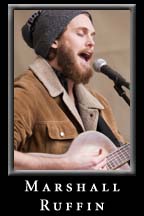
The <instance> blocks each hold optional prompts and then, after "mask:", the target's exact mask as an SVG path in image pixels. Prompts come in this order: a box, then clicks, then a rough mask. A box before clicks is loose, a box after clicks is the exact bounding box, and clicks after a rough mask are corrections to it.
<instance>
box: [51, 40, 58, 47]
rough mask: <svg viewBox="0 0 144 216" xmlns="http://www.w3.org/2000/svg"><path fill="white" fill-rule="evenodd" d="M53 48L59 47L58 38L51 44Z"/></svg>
mask: <svg viewBox="0 0 144 216" xmlns="http://www.w3.org/2000/svg"><path fill="white" fill-rule="evenodd" d="M51 47H52V48H54V49H56V48H58V40H55V41H54V42H53V43H52V45H51Z"/></svg>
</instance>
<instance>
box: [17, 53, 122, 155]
mask: <svg viewBox="0 0 144 216" xmlns="http://www.w3.org/2000/svg"><path fill="white" fill-rule="evenodd" d="M75 94H76V98H77V106H78V110H79V112H78V111H77V109H76V108H75V106H74V104H73V102H72V101H71V99H70V98H69V96H68V94H67V92H66V90H65V89H64V88H63V86H62V85H61V83H60V81H59V79H58V78H57V76H56V74H55V72H54V71H53V69H52V68H51V67H50V65H49V64H48V63H47V61H46V60H44V59H43V58H41V57H38V58H37V59H36V60H35V61H34V63H33V64H32V65H30V66H29V70H28V71H26V72H25V73H24V74H23V75H21V76H20V77H18V78H17V79H16V80H15V82H14V147H15V149H16V150H19V151H21V152H43V153H52V154H61V153H64V152H66V151H67V149H68V147H69V145H70V143H71V142H72V140H73V139H74V138H76V137H77V136H78V134H79V133H81V132H83V131H87V130H96V128H97V123H98V117H99V112H101V114H102V116H103V118H104V119H105V121H106V122H107V124H108V125H109V126H110V128H111V129H112V131H113V133H114V134H115V136H116V137H117V138H118V139H119V140H120V141H122V142H123V138H122V137H121V135H120V134H119V132H118V130H117V126H116V123H115V120H114V117H113V114H112V111H111V108H110V106H109V104H108V102H107V100H106V99H105V98H104V97H103V96H101V95H100V94H99V93H90V91H88V90H87V88H86V87H85V86H84V85H82V84H78V85H76V86H75Z"/></svg>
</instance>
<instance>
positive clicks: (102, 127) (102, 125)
mask: <svg viewBox="0 0 144 216" xmlns="http://www.w3.org/2000/svg"><path fill="white" fill-rule="evenodd" d="M97 131H99V132H101V133H103V134H104V135H106V136H107V137H108V138H109V139H110V140H111V141H112V142H113V143H114V144H115V145H116V146H117V147H120V146H121V145H122V144H123V143H121V142H120V141H119V140H118V139H117V138H116V136H115V135H114V134H113V132H112V130H111V129H110V127H109V126H108V125H107V123H106V122H105V120H104V119H103V118H102V116H101V115H99V119H98V125H97Z"/></svg>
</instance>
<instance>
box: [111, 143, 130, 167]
mask: <svg viewBox="0 0 144 216" xmlns="http://www.w3.org/2000/svg"><path fill="white" fill-rule="evenodd" d="M129 159H130V155H129V144H125V145H123V146H121V147H120V148H119V149H117V150H116V151H114V152H112V153H110V154H109V155H108V156H107V168H108V169H116V168H118V167H119V166H121V165H123V164H124V163H126V162H127V161H128V160H129Z"/></svg>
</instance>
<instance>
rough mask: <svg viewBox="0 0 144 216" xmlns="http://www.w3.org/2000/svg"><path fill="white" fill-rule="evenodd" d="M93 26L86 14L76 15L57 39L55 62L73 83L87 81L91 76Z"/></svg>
mask: <svg viewBox="0 0 144 216" xmlns="http://www.w3.org/2000/svg"><path fill="white" fill-rule="evenodd" d="M94 36H95V30H94V27H93V25H92V23H91V21H90V19H89V17H88V16H87V15H86V14H80V15H78V16H76V17H75V18H74V19H72V21H71V22H70V23H69V25H68V26H67V29H66V31H65V32H64V33H63V35H62V36H61V38H60V39H59V40H58V45H57V56H56V59H57V64H58V66H59V68H60V69H61V70H62V72H63V73H64V75H65V76H66V77H67V78H69V79H71V80H73V81H74V82H75V83H87V82H88V81H89V79H90V77H91V76H92V67H91V61H92V55H93V51H94Z"/></svg>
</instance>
